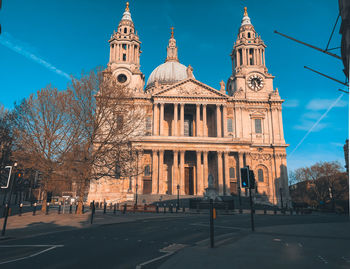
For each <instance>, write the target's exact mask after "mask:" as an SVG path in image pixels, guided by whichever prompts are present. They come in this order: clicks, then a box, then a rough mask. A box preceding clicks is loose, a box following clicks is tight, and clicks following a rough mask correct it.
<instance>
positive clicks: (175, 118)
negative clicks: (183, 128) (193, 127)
mask: <svg viewBox="0 0 350 269" xmlns="http://www.w3.org/2000/svg"><path fill="white" fill-rule="evenodd" d="M177 108H178V104H176V103H175V104H174V129H173V136H178V135H179V134H178V131H177V115H178V113H177Z"/></svg>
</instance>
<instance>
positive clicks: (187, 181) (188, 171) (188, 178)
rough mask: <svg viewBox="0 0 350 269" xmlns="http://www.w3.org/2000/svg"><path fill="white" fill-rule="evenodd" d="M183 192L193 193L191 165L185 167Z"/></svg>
mask: <svg viewBox="0 0 350 269" xmlns="http://www.w3.org/2000/svg"><path fill="white" fill-rule="evenodd" d="M185 193H186V194H188V195H193V167H185Z"/></svg>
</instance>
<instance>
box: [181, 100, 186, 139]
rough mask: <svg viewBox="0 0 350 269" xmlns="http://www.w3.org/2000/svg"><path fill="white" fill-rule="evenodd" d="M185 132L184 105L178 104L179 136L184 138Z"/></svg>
mask: <svg viewBox="0 0 350 269" xmlns="http://www.w3.org/2000/svg"><path fill="white" fill-rule="evenodd" d="M184 132H185V104H180V135H181V136H184V135H185V134H184Z"/></svg>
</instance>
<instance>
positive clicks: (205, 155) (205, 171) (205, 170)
mask: <svg viewBox="0 0 350 269" xmlns="http://www.w3.org/2000/svg"><path fill="white" fill-rule="evenodd" d="M203 188H204V190H205V189H206V188H208V151H203Z"/></svg>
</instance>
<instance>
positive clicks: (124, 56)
mask: <svg viewBox="0 0 350 269" xmlns="http://www.w3.org/2000/svg"><path fill="white" fill-rule="evenodd" d="M123 61H126V54H125V53H124V54H123Z"/></svg>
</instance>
